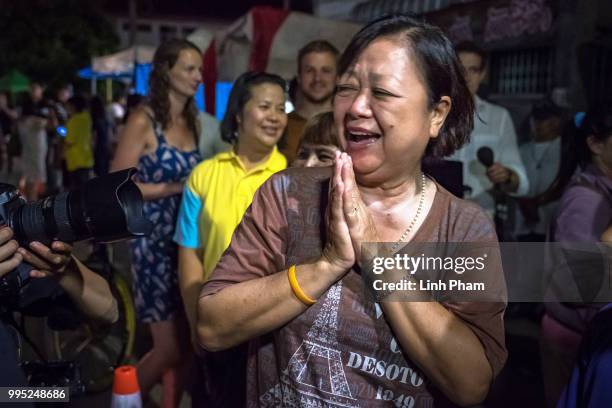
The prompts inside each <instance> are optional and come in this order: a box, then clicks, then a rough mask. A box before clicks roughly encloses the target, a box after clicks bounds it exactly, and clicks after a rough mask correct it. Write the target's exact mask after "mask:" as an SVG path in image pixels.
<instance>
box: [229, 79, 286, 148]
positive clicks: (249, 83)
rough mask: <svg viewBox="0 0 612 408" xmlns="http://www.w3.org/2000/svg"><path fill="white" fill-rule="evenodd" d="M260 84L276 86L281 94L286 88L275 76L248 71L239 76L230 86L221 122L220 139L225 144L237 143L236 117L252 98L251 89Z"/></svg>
mask: <svg viewBox="0 0 612 408" xmlns="http://www.w3.org/2000/svg"><path fill="white" fill-rule="evenodd" d="M261 84H274V85H278V86H280V87H281V89H282V90H283V92H285V91H286V88H287V85H286V82H285V80H284V79H283V78H281V77H280V76H278V75H276V74H269V73H267V72H254V71H249V72H245V73H244V74H242V75H240V76H239V77H238V79H236V82H234V85H233V86H232V91H231V92H230V96H229V100H228V102H227V110H226V111H225V116H223V121H222V122H221V139H223V140H224V141H226V142H227V143H231V144H235V143H236V142H237V141H238V135H237V132H238V121H237V120H236V117H237V116H238V115H240V114H241V113H242V110H243V109H244V105H246V104H247V102H248V101H249V100H250V99H251V97H252V96H253V95H252V94H251V90H252V88H253V87H254V86H257V85H261ZM285 130H286V129H285Z"/></svg>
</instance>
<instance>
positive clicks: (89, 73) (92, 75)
mask: <svg viewBox="0 0 612 408" xmlns="http://www.w3.org/2000/svg"><path fill="white" fill-rule="evenodd" d="M133 75H134V73H133V72H117V73H112V74H104V73H102V72H96V71H94V70H93V69H92V68H91V67H87V68H83V69H80V70H79V78H83V79H109V78H110V79H124V78H125V79H130V78H132V76H133Z"/></svg>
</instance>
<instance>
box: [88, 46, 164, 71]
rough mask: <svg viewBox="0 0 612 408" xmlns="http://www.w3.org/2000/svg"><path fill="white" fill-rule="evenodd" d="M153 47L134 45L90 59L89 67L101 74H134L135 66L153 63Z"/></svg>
mask: <svg viewBox="0 0 612 408" xmlns="http://www.w3.org/2000/svg"><path fill="white" fill-rule="evenodd" d="M154 54H155V47H151V46H149V45H135V46H133V47H130V48H127V49H125V50H123V51H119V52H116V53H114V54H110V55H104V56H101V57H94V58H92V64H91V67H92V69H93V70H94V71H95V72H99V73H102V74H113V75H118V74H123V73H131V72H134V67H135V64H150V63H151V62H152V61H153V55H154Z"/></svg>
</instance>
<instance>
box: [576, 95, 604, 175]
mask: <svg viewBox="0 0 612 408" xmlns="http://www.w3.org/2000/svg"><path fill="white" fill-rule="evenodd" d="M579 122H580V123H578V124H577V125H578V126H576V133H575V140H576V144H577V149H578V161H579V163H580V165H581V166H582V167H584V166H585V165H587V164H589V163H591V162H592V160H593V156H592V154H593V153H592V152H591V149H590V148H589V145H588V143H587V139H588V138H589V136H593V137H594V138H595V139H597V140H598V141H599V142H605V141H606V140H607V139H608V138H609V137H612V104H609V103H608V104H603V105H601V106H598V107H596V108H593V109H591V110H589V111H588V112H586V114H583V118H582V119H581V120H580V121H579Z"/></svg>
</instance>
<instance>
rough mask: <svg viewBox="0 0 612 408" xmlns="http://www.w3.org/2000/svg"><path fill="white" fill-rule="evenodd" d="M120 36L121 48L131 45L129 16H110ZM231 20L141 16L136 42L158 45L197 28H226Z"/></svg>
mask: <svg viewBox="0 0 612 408" xmlns="http://www.w3.org/2000/svg"><path fill="white" fill-rule="evenodd" d="M110 18H111V19H112V21H113V22H114V24H115V30H116V32H117V35H118V36H119V41H120V48H126V47H129V46H130V44H129V38H130V27H129V18H128V17H127V16H125V17H123V16H120V17H110ZM228 25H229V22H227V21H222V20H190V19H185V18H139V19H137V20H136V39H135V42H136V44H139V45H151V46H155V47H156V46H158V45H159V44H160V43H162V42H164V41H166V40H169V39H171V38H185V37H187V36H188V35H189V34H191V33H192V32H194V31H195V30H197V29H200V28H205V29H207V30H209V31H211V32H216V31H218V30H221V29H224V28H226V27H227V26H228Z"/></svg>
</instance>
